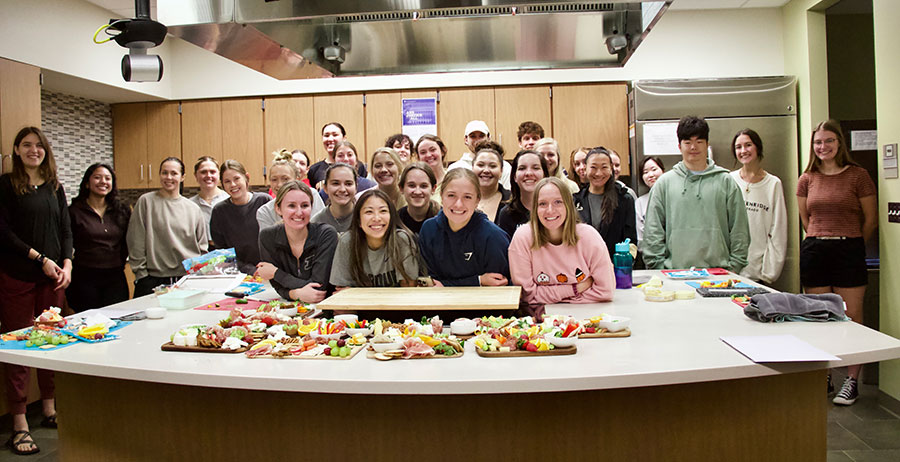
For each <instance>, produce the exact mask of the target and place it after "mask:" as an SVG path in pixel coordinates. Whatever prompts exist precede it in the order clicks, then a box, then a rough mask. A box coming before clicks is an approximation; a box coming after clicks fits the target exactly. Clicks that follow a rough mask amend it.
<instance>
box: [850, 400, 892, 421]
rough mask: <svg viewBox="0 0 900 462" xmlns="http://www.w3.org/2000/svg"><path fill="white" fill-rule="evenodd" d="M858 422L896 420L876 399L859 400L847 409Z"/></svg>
mask: <svg viewBox="0 0 900 462" xmlns="http://www.w3.org/2000/svg"><path fill="white" fill-rule="evenodd" d="M847 408H848V409H849V410H850V412H851V413H852V414H853V415H855V416H856V417H859V418H860V420H865V421H868V420H898V419H897V416H896V415H894V413H893V412H891V411H888V410H887V409H885V408H883V407H882V406H881V405H880V404H879V403H878V400H877V399H863V398H860V400H859V401H857V402H856V404H854V405H853V406H848V407H847Z"/></svg>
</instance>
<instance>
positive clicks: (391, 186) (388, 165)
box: [369, 148, 406, 210]
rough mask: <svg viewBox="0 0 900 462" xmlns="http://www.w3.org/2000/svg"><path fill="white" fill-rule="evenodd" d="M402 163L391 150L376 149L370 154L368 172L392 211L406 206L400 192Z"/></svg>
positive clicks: (395, 152)
mask: <svg viewBox="0 0 900 462" xmlns="http://www.w3.org/2000/svg"><path fill="white" fill-rule="evenodd" d="M401 165H402V162H401V161H400V156H398V155H397V151H395V150H394V149H393V148H378V149H376V150H375V153H374V154H372V160H371V161H370V163H369V171H370V172H372V177H373V178H374V179H375V182H376V183H378V189H379V190H381V192H383V193H385V194H387V196H388V197H389V198H390V199H391V203H393V204H394V209H395V210H396V209H397V208H399V207H403V206H405V205H406V198H405V197H403V192H402V191H401V190H400V168H401Z"/></svg>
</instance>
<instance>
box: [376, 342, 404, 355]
mask: <svg viewBox="0 0 900 462" xmlns="http://www.w3.org/2000/svg"><path fill="white" fill-rule="evenodd" d="M371 345H372V349H373V350H375V352H376V353H384V352H385V351H388V350H399V349H402V348H403V343H402V342H390V343H372V344H371Z"/></svg>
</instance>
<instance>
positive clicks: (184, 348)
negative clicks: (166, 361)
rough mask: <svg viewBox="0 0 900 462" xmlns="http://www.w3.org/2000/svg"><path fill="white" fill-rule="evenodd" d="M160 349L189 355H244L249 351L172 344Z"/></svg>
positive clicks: (242, 348)
mask: <svg viewBox="0 0 900 462" xmlns="http://www.w3.org/2000/svg"><path fill="white" fill-rule="evenodd" d="M160 349H161V350H162V351H183V352H187V353H243V352H245V351H247V350H248V348H247V347H240V348H238V349H237V350H228V349H225V348H208V347H202V346H179V345H175V344H174V343H172V342H166V343H163V344H162V346H161V347H160Z"/></svg>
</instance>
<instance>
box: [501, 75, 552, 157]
mask: <svg viewBox="0 0 900 462" xmlns="http://www.w3.org/2000/svg"><path fill="white" fill-rule="evenodd" d="M494 107H496V119H497V122H496V124H495V125H496V127H490V128H491V130H493V132H492V133H491V138H492V139H493V140H494V141H496V142H498V143H500V145H501V146H503V149H504V150H505V151H506V153H505V157H506V158H507V159H512V158H513V157H515V156H516V153H517V152H519V138H518V137H517V136H516V132H517V131H518V129H519V124H521V123H522V122H526V121H532V122H537V123H538V124H540V125H541V127H543V128H544V136H546V137H551V136H552V134H553V125H552V120H551V110H550V86H549V85H539V86H533V87H497V88H495V89H494Z"/></svg>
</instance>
